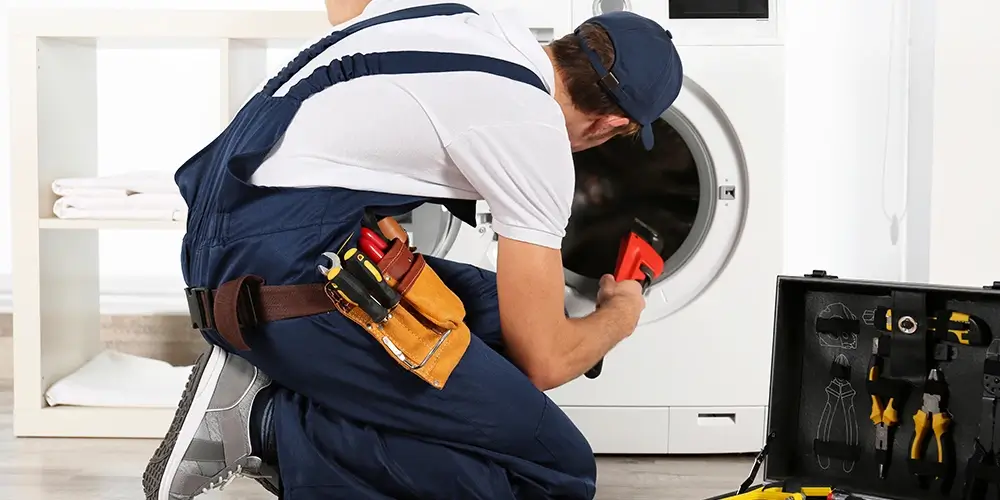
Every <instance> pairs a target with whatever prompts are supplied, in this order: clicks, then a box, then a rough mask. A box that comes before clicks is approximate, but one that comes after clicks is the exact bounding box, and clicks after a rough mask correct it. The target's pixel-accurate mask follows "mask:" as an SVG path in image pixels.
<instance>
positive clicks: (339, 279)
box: [328, 267, 389, 323]
mask: <svg viewBox="0 0 1000 500" xmlns="http://www.w3.org/2000/svg"><path fill="white" fill-rule="evenodd" d="M343 269H344V268H342V267H337V268H334V269H331V270H330V274H329V276H328V278H329V282H328V283H329V285H330V286H331V287H333V289H334V290H336V291H337V293H338V294H340V296H341V297H343V298H344V299H345V300H347V301H348V302H350V303H351V304H352V305H355V306H358V307H360V308H361V310H362V311H364V312H365V314H367V315H368V317H370V318H371V319H372V321H374V322H376V323H382V322H384V321H385V320H386V319H388V318H389V310H388V309H386V308H384V307H382V305H381V304H379V303H378V302H376V301H375V299H373V298H372V297H371V296H370V295H368V291H367V290H365V287H364V286H363V285H362V284H361V283H360V282H358V279H357V278H355V277H354V276H351V274H350V273H346V272H343Z"/></svg>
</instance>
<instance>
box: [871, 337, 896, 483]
mask: <svg viewBox="0 0 1000 500" xmlns="http://www.w3.org/2000/svg"><path fill="white" fill-rule="evenodd" d="M881 370H882V358H881V357H880V356H879V355H878V337H876V338H875V339H874V340H872V357H871V362H870V366H869V367H868V381H869V382H875V381H877V380H878V378H879V376H880V373H879V372H880V371H881ZM869 387H873V384H869ZM871 397H872V413H871V416H870V417H869V418H870V419H871V421H872V423H874V424H875V463H877V464H878V477H879V479H884V478H885V468H886V465H888V463H889V456H890V455H891V453H890V452H889V443H890V442H891V441H890V440H889V431H890V429H891V428H892V426H893V425H896V424H897V423H899V413H897V412H896V407H895V403H896V400H895V398H889V401H887V402H886V404H885V405H883V404H882V399H881V398H880V397H879V396H878V395H877V394H875V393H874V392H872V394H871Z"/></svg>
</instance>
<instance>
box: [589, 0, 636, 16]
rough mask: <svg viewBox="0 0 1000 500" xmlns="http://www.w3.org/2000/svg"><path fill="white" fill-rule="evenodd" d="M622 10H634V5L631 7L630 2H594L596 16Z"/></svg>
mask: <svg viewBox="0 0 1000 500" xmlns="http://www.w3.org/2000/svg"><path fill="white" fill-rule="evenodd" d="M622 10H628V11H631V10H632V5H630V2H629V0H594V15H595V16H599V15H601V14H607V13H608V12H618V11H622Z"/></svg>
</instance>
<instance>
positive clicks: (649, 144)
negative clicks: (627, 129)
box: [641, 124, 654, 151]
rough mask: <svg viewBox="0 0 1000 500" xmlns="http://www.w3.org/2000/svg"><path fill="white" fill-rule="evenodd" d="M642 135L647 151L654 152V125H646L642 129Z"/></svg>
mask: <svg viewBox="0 0 1000 500" xmlns="http://www.w3.org/2000/svg"><path fill="white" fill-rule="evenodd" d="M641 134H642V145H643V146H644V147H645V148H646V151H652V150H653V142H654V137H653V125H652V124H649V125H644V126H643V127H642V132H641Z"/></svg>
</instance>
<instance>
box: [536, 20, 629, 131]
mask: <svg viewBox="0 0 1000 500" xmlns="http://www.w3.org/2000/svg"><path fill="white" fill-rule="evenodd" d="M581 37H582V38H583V39H584V40H586V42H587V46H588V47H590V49H591V50H593V51H594V53H596V54H597V56H598V57H599V58H600V59H601V63H602V64H603V65H604V67H605V68H611V67H612V65H613V64H614V62H615V48H614V45H612V44H611V38H610V37H609V36H608V32H607V31H605V30H604V28H602V27H600V26H598V25H596V24H590V23H586V24H583V25H582V26H580V28H579V30H578V31H577V33H571V34H569V35H566V36H564V37H562V38H560V39H558V40H556V41H554V42H552V43H550V44H549V48H550V49H551V50H552V58H553V59H554V60H555V66H556V71H558V72H559V75H560V76H561V77H562V80H563V83H564V85H565V86H566V92H567V93H568V94H569V97H570V99H571V100H572V101H573V104H574V105H575V106H576V107H577V109H579V110H580V111H582V112H584V113H587V114H589V115H594V116H607V115H616V116H623V117H626V118H628V115H627V114H625V111H624V110H622V108H621V106H619V105H618V104H616V103H615V101H613V100H612V99H611V97H610V96H609V95H608V94H607V92H605V91H604V89H603V88H601V86H600V84H598V81H599V80H600V78H599V77H598V75H597V71H595V70H594V66H593V65H591V63H590V58H588V57H587V54H586V53H585V52H584V51H583V48H582V47H581V46H580V38H581ZM638 131H639V125H638V124H637V123H634V122H631V123H629V124H628V125H626V126H624V127H621V129H620V130H619V133H621V134H624V135H631V134H634V133H636V132H638Z"/></svg>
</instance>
